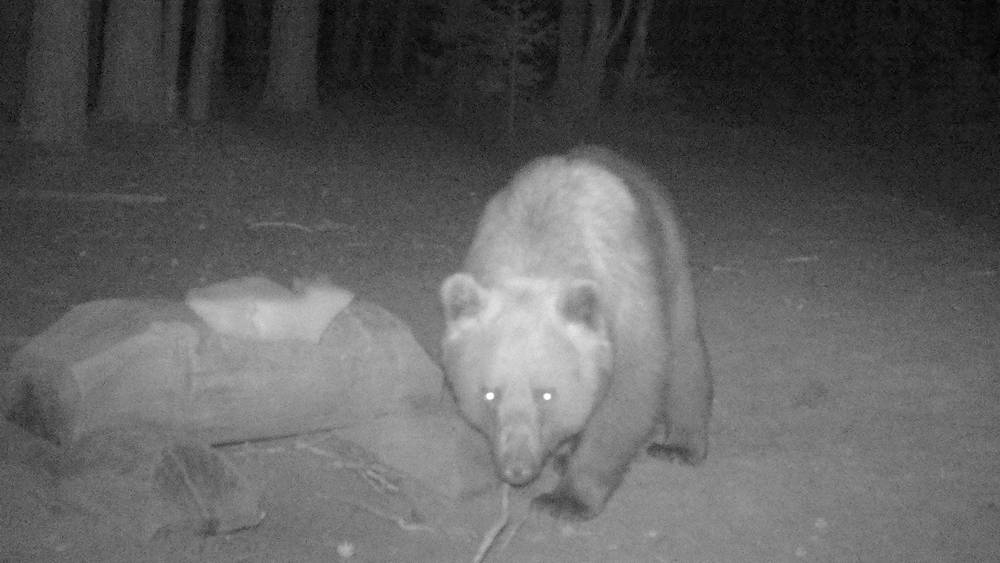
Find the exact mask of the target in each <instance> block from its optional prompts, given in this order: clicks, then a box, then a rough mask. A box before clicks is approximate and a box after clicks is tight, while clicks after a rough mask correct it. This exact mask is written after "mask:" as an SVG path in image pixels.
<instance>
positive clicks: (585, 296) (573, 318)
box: [559, 280, 604, 331]
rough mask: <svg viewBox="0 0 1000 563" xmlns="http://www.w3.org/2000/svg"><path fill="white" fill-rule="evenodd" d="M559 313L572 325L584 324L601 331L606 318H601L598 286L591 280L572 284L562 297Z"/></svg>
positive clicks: (577, 281)
mask: <svg viewBox="0 0 1000 563" xmlns="http://www.w3.org/2000/svg"><path fill="white" fill-rule="evenodd" d="M559 312H560V313H561V314H562V316H563V317H564V318H565V319H566V320H567V321H568V322H570V323H576V324H582V325H584V326H585V327H586V328H588V329H590V330H593V331H598V330H600V329H601V327H602V326H603V323H604V318H603V317H602V316H601V299H600V297H598V294H597V284H596V283H594V282H592V281H590V280H576V281H574V282H572V283H571V284H570V286H569V287H568V288H567V289H566V292H565V293H564V294H563V296H562V300H561V301H560V303H559Z"/></svg>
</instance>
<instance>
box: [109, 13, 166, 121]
mask: <svg viewBox="0 0 1000 563" xmlns="http://www.w3.org/2000/svg"><path fill="white" fill-rule="evenodd" d="M110 1H111V3H110V4H109V6H108V14H107V23H106V25H105V28H104V66H103V67H102V74H101V90H100V93H99V94H98V101H97V113H98V117H99V118H100V119H101V120H105V121H109V120H118V119H121V120H125V121H128V122H132V123H159V122H162V121H164V118H165V117H166V115H167V113H166V109H167V98H166V89H165V88H164V87H163V75H162V64H161V63H162V60H161V53H162V48H161V43H160V41H161V36H160V33H161V31H162V19H161V13H160V8H161V6H160V0H110Z"/></svg>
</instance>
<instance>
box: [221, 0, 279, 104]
mask: <svg viewBox="0 0 1000 563" xmlns="http://www.w3.org/2000/svg"><path fill="white" fill-rule="evenodd" d="M241 5H242V8H243V20H242V21H241V22H240V24H239V25H241V26H242V27H243V33H242V34H240V35H241V37H239V39H238V41H242V44H241V45H240V50H239V52H240V53H241V55H240V57H239V63H238V65H239V66H238V68H239V71H238V72H239V75H240V78H241V79H242V80H243V82H242V83H241V86H245V87H246V88H247V89H248V90H249V91H251V92H252V93H253V95H254V96H256V94H259V93H260V91H261V87H262V86H263V84H264V77H265V74H266V70H267V24H268V22H267V18H266V17H265V14H264V2H263V0H243V2H241ZM223 19H224V18H223Z"/></svg>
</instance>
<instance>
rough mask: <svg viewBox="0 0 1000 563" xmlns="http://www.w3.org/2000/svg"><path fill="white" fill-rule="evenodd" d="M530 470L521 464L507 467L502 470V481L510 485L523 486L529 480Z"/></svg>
mask: <svg viewBox="0 0 1000 563" xmlns="http://www.w3.org/2000/svg"><path fill="white" fill-rule="evenodd" d="M531 474H532V472H531V468H530V467H528V466H526V465H521V464H511V465H507V466H506V467H504V469H503V480H504V481H507V482H508V483H510V484H511V485H523V484H524V483H526V482H527V481H528V480H529V479H530V478H531Z"/></svg>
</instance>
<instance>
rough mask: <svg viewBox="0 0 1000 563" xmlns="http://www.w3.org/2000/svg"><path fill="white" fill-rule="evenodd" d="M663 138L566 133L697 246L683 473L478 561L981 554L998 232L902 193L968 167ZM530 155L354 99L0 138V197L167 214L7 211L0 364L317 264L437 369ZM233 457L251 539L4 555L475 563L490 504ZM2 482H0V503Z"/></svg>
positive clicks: (626, 491) (244, 535)
mask: <svg viewBox="0 0 1000 563" xmlns="http://www.w3.org/2000/svg"><path fill="white" fill-rule="evenodd" d="M623 129H624V128H623ZM669 129H670V133H669V134H665V133H648V132H647V131H643V132H642V133H635V134H632V135H629V134H628V133H627V131H626V132H625V133H621V132H620V133H618V134H616V135H615V136H613V137H612V136H609V137H608V138H605V139H602V137H601V136H599V135H593V136H591V138H590V139H588V140H595V141H602V142H605V143H608V144H611V145H614V146H620V147H623V148H625V150H626V152H628V153H630V154H632V155H633V156H634V157H635V158H636V159H637V160H639V161H640V162H643V163H645V164H646V165H647V166H648V167H649V168H650V169H651V170H653V171H654V173H655V174H656V175H658V176H659V177H660V178H661V179H662V180H663V182H664V183H665V184H666V185H667V186H668V187H669V188H670V189H671V191H672V192H673V195H674V197H675V199H676V200H677V206H678V208H679V209H680V210H681V216H682V221H683V222H684V223H685V226H686V227H687V229H688V231H689V232H690V241H689V245H690V248H691V260H692V263H693V268H694V271H695V278H696V279H695V281H696V287H697V291H698V295H699V299H700V307H701V314H702V319H703V326H704V331H705V335H706V338H707V342H708V348H709V352H710V355H711V358H712V365H713V371H714V374H715V381H716V398H715V405H714V416H713V420H712V431H711V448H710V454H709V458H708V460H707V462H706V463H705V464H704V465H703V466H701V467H698V468H686V467H679V466H675V465H671V464H667V463H662V462H659V461H654V460H648V459H640V460H638V461H637V462H636V463H634V464H633V467H632V469H631V471H630V472H629V473H628V475H627V477H626V480H625V483H624V484H623V485H622V487H621V488H620V489H619V490H618V492H617V493H616V494H615V496H614V497H613V498H612V500H611V502H610V503H609V504H608V506H607V509H606V510H605V512H604V513H603V514H601V515H600V516H599V517H598V518H596V519H594V520H592V521H590V522H587V523H583V524H574V525H564V524H560V523H556V522H554V521H551V520H548V519H547V518H546V517H541V516H534V517H532V518H530V519H529V520H528V521H527V522H526V523H525V525H523V526H522V527H521V528H519V529H517V530H515V531H514V533H513V534H512V535H510V539H509V542H508V543H507V545H506V546H505V547H504V549H503V551H502V552H501V551H498V552H495V553H493V559H492V560H495V561H519V562H530V561H547V562H567V563H568V562H573V563H576V562H581V561H623V562H625V561H628V562H633V561H651V562H652V561H661V562H662V561H677V562H688V561H706V562H707V561H713V562H722V561H734V562H735V561H739V562H756V561H761V562H770V561H844V562H848V561H871V562H883V561H901V562H902V561H905V562H914V561H928V562H931V561H933V562H937V561H986V560H994V559H995V558H996V557H997V554H1000V250H998V246H997V236H998V233H995V232H989V231H987V230H983V229H976V228H968V227H967V226H966V227H960V226H959V225H958V222H957V221H956V220H955V219H954V218H953V217H952V216H950V215H948V214H947V213H944V212H942V211H941V210H939V209H937V208H936V207H934V206H930V205H929V204H927V202H928V201H930V200H931V199H933V198H930V199H928V198H915V197H910V196H911V195H912V194H908V189H907V188H906V187H905V186H904V187H903V188H902V189H897V188H899V187H900V184H908V183H910V182H914V183H921V182H922V183H923V185H930V186H934V185H937V186H938V190H939V191H940V190H943V189H949V188H951V186H950V185H949V184H948V182H953V181H954V182H958V181H960V180H961V178H962V174H959V173H957V172H955V171H956V170H958V169H959V168H961V166H959V165H957V164H954V163H953V164H952V167H951V168H948V170H950V171H951V172H947V171H945V172H942V171H941V170H942V169H940V168H934V167H933V165H932V164H928V163H926V162H916V160H919V159H916V160H913V161H911V160H908V159H907V157H905V155H904V156H900V155H893V154H891V153H878V154H876V153H874V152H866V151H865V150H863V147H857V146H854V147H838V146H836V145H837V144H836V143H833V142H827V143H822V142H809V141H804V140H802V139H801V138H796V137H793V136H791V135H788V134H782V133H778V132H776V131H774V130H773V129H767V128H753V127H744V128H732V127H721V126H708V125H696V124H691V123H688V122H684V121H678V123H677V124H676V126H672V127H669ZM541 144H542V143H536V145H541ZM529 145H531V143H525V147H526V148H524V149H523V150H521V151H519V154H516V155H511V154H506V155H504V156H497V155H498V154H500V152H499V151H497V152H492V151H491V150H489V149H481V148H476V147H477V146H478V145H477V143H476V142H474V141H472V140H470V139H469V138H468V137H463V136H462V135H461V134H458V133H454V132H453V131H451V130H450V129H447V128H441V127H435V126H433V125H431V124H429V123H427V122H425V121H422V120H420V119H415V118H414V117H413V115H412V112H408V111H404V110H399V111H394V110H393V109H392V108H378V109H377V111H376V110H371V109H370V108H369V109H367V110H366V109H365V108H358V107H354V106H352V105H350V104H347V105H342V106H340V107H337V106H334V107H331V108H330V109H328V111H326V112H325V114H324V116H323V118H322V119H316V120H312V121H311V122H310V123H308V124H304V123H298V124H295V123H291V124H290V123H284V122H282V121H281V120H277V119H272V118H267V117H260V116H258V118H257V119H254V120H250V119H243V120H234V121H228V122H222V123H216V124H212V125H205V126H202V127H197V128H177V129H173V130H170V131H157V132H148V131H147V132H131V133H126V132H122V131H121V130H112V129H109V130H107V131H105V132H101V133H98V134H97V135H96V136H95V138H94V140H93V142H92V143H91V145H90V146H89V148H87V149H85V150H83V151H82V152H76V153H72V152H67V153H46V152H38V151H34V150H27V149H24V148H20V147H17V146H15V145H13V144H11V143H7V144H6V145H5V146H4V151H3V153H2V155H0V190H4V191H3V194H6V195H7V196H9V195H10V194H11V193H13V192H14V191H17V190H29V191H37V190H53V191H60V192H80V193H82V192H102V193H105V192H107V193H119V194H124V193H127V194H144V195H154V194H155V195H162V196H165V197H166V202H164V203H141V202H140V203H138V204H135V205H123V204H118V203H109V202H101V201H97V202H88V201H80V200H76V201H74V200H38V199H12V198H10V197H4V198H2V199H0V241H2V245H0V287H2V288H3V291H2V292H0V337H2V342H4V344H5V347H4V352H5V354H8V353H9V351H10V350H11V348H12V344H13V343H18V342H23V339H24V337H26V336H29V335H32V334H36V333H37V332H39V331H41V330H42V329H44V328H45V327H46V326H47V325H48V324H50V323H51V322H53V321H54V320H55V319H56V318H58V316H59V315H61V314H62V313H64V312H65V311H66V310H67V309H68V307H69V306H71V305H72V304H75V303H80V302H84V301H88V300H93V299H100V298H106V297H122V296H134V297H154V296H155V297H167V298H171V299H180V298H182V296H183V295H184V292H185V291H186V290H187V289H188V288H191V287H197V286H203V285H205V284H208V283H213V282H216V281H220V280H224V279H228V278H232V277H238V276H244V275H251V274H263V275H266V276H269V277H271V278H272V279H275V280H277V281H280V282H282V283H287V282H288V281H289V280H290V279H291V278H292V277H293V276H310V275H313V274H317V273H327V274H329V275H330V277H331V278H332V280H333V281H334V282H335V283H338V284H340V285H343V286H345V287H348V288H350V289H352V290H354V291H355V292H357V293H358V294H359V295H360V296H361V297H363V298H365V299H368V300H370V301H373V302H375V303H377V304H379V305H381V306H383V307H385V308H386V309H388V310H390V311H392V312H393V313H395V314H396V315H398V316H399V317H400V318H401V319H403V320H404V321H405V322H407V323H408V324H409V325H410V327H411V328H412V330H413V332H414V334H415V335H416V337H417V339H418V341H419V342H420V343H421V344H423V345H424V346H425V347H426V349H427V350H428V352H429V353H430V354H431V355H432V357H433V356H434V355H435V354H436V352H437V343H436V342H437V338H438V334H439V332H440V329H441V324H442V323H441V319H440V314H439V310H438V304H437V287H438V284H439V283H440V281H441V280H442V279H443V278H444V277H445V276H446V275H447V274H448V273H450V272H452V271H454V270H455V269H456V268H457V266H458V264H459V261H460V259H461V257H462V255H463V253H464V251H465V247H466V245H467V244H468V242H469V240H470V238H471V235H472V228H473V226H474V223H475V220H476V218H477V217H478V214H479V213H480V212H481V210H482V207H483V205H484V203H485V201H486V199H487V198H488V197H489V195H490V194H491V193H492V192H493V191H494V190H496V189H497V188H498V187H499V186H501V185H502V184H503V182H504V181H505V178H506V177H507V175H509V174H510V172H511V170H512V167H513V166H514V165H516V164H517V163H518V162H521V161H523V159H524V158H526V157H528V156H531V155H530V154H529V153H531V152H534V151H533V149H532V148H530V146H529ZM568 146H569V145H559V144H556V145H552V146H550V147H549V148H548V149H546V150H547V151H548V152H555V151H560V150H563V149H565V148H568ZM886 155H888V156H886ZM992 157H993V160H992V162H993V163H996V162H1000V159H998V158H997V155H996V153H995V152H994V153H993V155H992ZM910 162H915V165H913V166H911V165H910ZM920 164H923V165H925V166H928V167H929V168H931V171H930V172H926V171H925V169H923V168H920V166H919V165H920ZM972 166H975V163H973V164H972ZM986 169H987V170H988V169H989V168H986ZM994 180H995V179H994ZM987 181H991V182H992V181H993V180H987ZM993 186H994V189H995V186H996V183H994V184H993ZM956 189H957V188H956ZM259 222H274V223H272V224H271V226H270V227H267V228H252V226H253V225H254V224H255V223H259ZM292 224H295V225H299V226H307V227H321V228H312V229H309V230H307V229H301V228H297V227H295V226H294V225H292ZM282 225H284V226H282ZM225 450H226V452H227V453H228V454H229V455H230V456H231V458H232V459H233V460H234V462H235V463H236V465H237V466H239V467H240V468H241V469H242V470H243V471H244V472H246V473H247V474H248V475H250V476H252V477H253V478H255V479H259V480H261V481H262V482H264V483H266V500H265V504H266V506H265V508H266V511H267V517H266V518H265V519H264V521H263V522H262V523H261V524H260V525H259V526H257V527H256V528H253V529H250V530H245V531H241V532H237V533H234V534H229V535H225V536H213V537H204V538H196V539H190V538H181V537H167V538H158V539H156V540H154V541H152V542H150V543H139V542H136V541H133V540H129V539H126V538H123V537H119V536H117V535H115V534H114V533H111V532H108V531H100V532H98V531H95V528H92V527H90V526H88V525H85V524H79V525H76V526H75V527H68V526H66V525H53V524H52V523H46V522H37V521H34V522H33V521H21V522H15V523H14V524H12V525H11V526H10V527H8V529H6V530H4V531H3V532H2V533H0V560H2V561H8V560H10V561H14V560H18V561H20V560H28V561H140V560H141V561H219V562H223V561H337V560H350V561H399V562H412V561H434V562H437V561H470V560H471V559H472V556H473V554H474V553H475V551H476V548H477V546H478V545H479V543H480V541H481V539H482V537H483V535H484V534H485V533H486V531H487V528H488V527H489V526H490V525H491V524H492V523H493V521H494V520H495V518H496V510H497V508H498V507H497V504H496V503H495V502H492V501H491V502H489V503H486V504H483V503H480V504H476V505H475V507H472V505H469V507H465V508H463V507H461V506H459V507H456V510H458V511H462V510H466V511H469V515H468V517H467V518H466V519H464V520H463V521H464V522H465V524H464V525H461V526H455V527H451V528H447V529H440V528H435V529H416V530H406V529H402V528H401V527H400V526H398V525H397V524H396V523H395V522H392V521H389V520H387V519H385V518H382V517H379V515H376V514H372V513H370V512H368V511H365V510H361V509H359V508H358V507H356V506H353V505H351V504H350V503H346V502H341V501H339V500H338V498H337V492H336V491H334V490H331V485H330V481H329V479H327V478H326V477H325V475H326V474H327V472H328V471H333V469H331V468H330V467H329V463H328V461H329V460H325V459H323V458H320V457H316V456H315V455H312V454H311V452H310V451H308V450H302V449H296V448H294V447H293V446H292V445H291V442H289V441H287V440H285V441H275V442H268V443H257V444H250V445H241V446H233V447H229V448H226V449H225ZM16 494H18V491H11V490H9V489H7V488H5V487H4V485H3V484H2V483H0V506H7V505H8V501H7V500H4V499H5V497H7V496H8V495H16ZM524 496H525V495H524V494H520V495H516V498H515V505H517V506H523V500H524V498H523V497H524ZM22 500H23V499H22ZM484 507H485V508H484ZM77 522H79V521H77ZM338 548H340V552H339V553H338ZM348 556H349V557H348Z"/></svg>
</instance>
